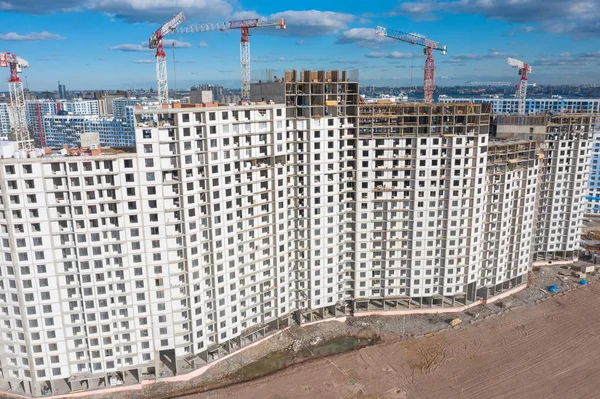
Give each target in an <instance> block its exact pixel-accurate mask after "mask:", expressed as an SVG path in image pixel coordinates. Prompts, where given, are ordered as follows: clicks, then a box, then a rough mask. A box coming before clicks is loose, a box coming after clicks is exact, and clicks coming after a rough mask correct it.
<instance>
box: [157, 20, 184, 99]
mask: <svg viewBox="0 0 600 399" xmlns="http://www.w3.org/2000/svg"><path fill="white" fill-rule="evenodd" d="M183 21H185V16H184V15H183V11H180V12H179V13H178V14H177V15H175V16H174V17H173V18H171V20H170V21H168V22H166V23H165V24H164V25H163V26H161V27H160V28H158V29H157V30H156V31H155V32H154V33H153V34H152V36H150V39H149V47H150V48H151V49H156V89H157V91H158V101H159V103H160V104H167V103H168V102H169V85H168V82H167V55H166V54H165V50H164V48H163V38H164V37H165V36H166V35H168V34H169V33H171V32H173V30H175V28H177V27H178V26H179V24H181V23H182V22H183Z"/></svg>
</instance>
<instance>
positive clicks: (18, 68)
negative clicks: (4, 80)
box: [0, 53, 31, 149]
mask: <svg viewBox="0 0 600 399" xmlns="http://www.w3.org/2000/svg"><path fill="white" fill-rule="evenodd" d="M0 67H4V68H6V67H8V68H10V78H9V79H8V90H9V92H10V110H11V125H12V129H13V135H14V138H15V140H16V141H17V143H18V145H19V148H20V149H28V148H29V147H30V146H31V140H30V139H29V130H28V129H27V120H26V119H25V94H24V93H23V82H22V81H21V78H20V77H19V73H21V72H22V71H23V69H24V68H29V62H27V61H25V60H24V59H23V58H21V57H18V56H16V55H14V54H12V53H0Z"/></svg>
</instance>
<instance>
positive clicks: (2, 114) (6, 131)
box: [0, 103, 12, 140]
mask: <svg viewBox="0 0 600 399" xmlns="http://www.w3.org/2000/svg"><path fill="white" fill-rule="evenodd" d="M9 112H10V111H9V106H8V104H7V103H0V139H1V140H6V139H8V137H9V135H10V133H11V131H12V130H11V126H10V113H9Z"/></svg>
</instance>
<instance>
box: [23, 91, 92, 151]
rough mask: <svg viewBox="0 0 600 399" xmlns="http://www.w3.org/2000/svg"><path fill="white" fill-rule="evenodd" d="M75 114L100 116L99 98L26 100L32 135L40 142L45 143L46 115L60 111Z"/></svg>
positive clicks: (26, 111) (26, 114) (26, 110)
mask: <svg viewBox="0 0 600 399" xmlns="http://www.w3.org/2000/svg"><path fill="white" fill-rule="evenodd" d="M61 111H62V112H66V113H70V114H73V115H90V116H99V109H98V100H71V101H64V100H63V101H52V100H34V101H25V119H26V121H27V126H28V128H29V135H30V137H31V138H32V139H33V140H35V141H36V143H38V144H43V137H44V116H47V115H56V114H58V113H60V112H61Z"/></svg>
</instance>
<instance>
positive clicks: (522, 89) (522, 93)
mask: <svg viewBox="0 0 600 399" xmlns="http://www.w3.org/2000/svg"><path fill="white" fill-rule="evenodd" d="M506 63H507V64H508V65H510V66H512V67H515V68H519V75H521V81H520V82H519V84H518V85H517V93H516V97H517V100H519V105H518V112H519V114H525V104H526V102H527V83H528V82H527V74H528V73H531V72H532V69H531V65H529V64H528V63H526V62H523V61H519V60H515V59H514V58H507V59H506Z"/></svg>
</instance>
